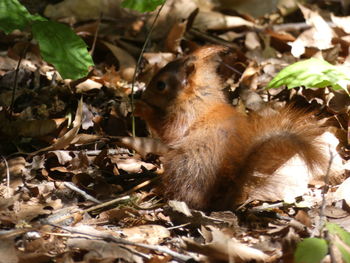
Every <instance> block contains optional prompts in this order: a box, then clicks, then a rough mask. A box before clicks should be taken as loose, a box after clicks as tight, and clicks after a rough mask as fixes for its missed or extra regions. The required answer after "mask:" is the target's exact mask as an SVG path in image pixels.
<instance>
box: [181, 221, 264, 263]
mask: <svg viewBox="0 0 350 263" xmlns="http://www.w3.org/2000/svg"><path fill="white" fill-rule="evenodd" d="M211 229H212V232H211V234H212V241H211V242H210V243H207V244H199V243H196V242H195V241H193V240H191V239H189V238H183V239H184V241H185V244H186V247H187V249H188V250H190V251H193V252H197V253H200V254H202V255H206V256H207V257H208V258H209V259H211V260H223V261H231V260H233V261H234V262H248V261H252V260H255V261H257V262H267V261H268V259H269V256H268V255H267V254H265V253H263V252H262V251H260V250H258V249H255V248H252V247H249V246H247V245H245V244H243V243H241V242H239V241H238V240H236V239H234V238H231V237H229V236H228V235H226V234H225V233H223V232H222V231H221V230H219V229H217V228H214V227H213V228H211Z"/></svg>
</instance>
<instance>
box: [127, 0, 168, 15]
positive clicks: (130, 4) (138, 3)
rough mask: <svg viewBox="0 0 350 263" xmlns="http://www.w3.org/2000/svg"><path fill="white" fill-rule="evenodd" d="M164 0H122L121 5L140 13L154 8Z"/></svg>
mask: <svg viewBox="0 0 350 263" xmlns="http://www.w3.org/2000/svg"><path fill="white" fill-rule="evenodd" d="M164 2H165V0H124V1H123V2H122V7H124V8H130V9H133V10H136V11H139V12H141V13H143V12H150V11H153V10H155V9H156V8H157V7H158V6H160V5H162V4H163V3H164Z"/></svg>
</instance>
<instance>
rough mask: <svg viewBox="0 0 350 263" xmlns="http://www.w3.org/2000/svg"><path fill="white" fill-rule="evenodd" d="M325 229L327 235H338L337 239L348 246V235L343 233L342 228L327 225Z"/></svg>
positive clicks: (349, 236) (349, 239) (331, 224)
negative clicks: (327, 232)
mask: <svg viewBox="0 0 350 263" xmlns="http://www.w3.org/2000/svg"><path fill="white" fill-rule="evenodd" d="M326 228H327V230H328V231H329V233H331V234H333V235H338V236H339V238H340V239H341V240H342V241H343V242H344V243H345V244H347V245H348V246H350V233H349V232H347V231H345V230H344V229H343V228H341V227H340V226H338V225H337V224H333V223H327V224H326Z"/></svg>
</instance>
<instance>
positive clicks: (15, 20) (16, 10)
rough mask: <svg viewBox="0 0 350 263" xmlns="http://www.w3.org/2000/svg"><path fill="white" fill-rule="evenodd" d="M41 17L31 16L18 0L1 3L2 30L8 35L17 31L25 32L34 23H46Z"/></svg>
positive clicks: (0, 23)
mask: <svg viewBox="0 0 350 263" xmlns="http://www.w3.org/2000/svg"><path fill="white" fill-rule="evenodd" d="M45 20H46V19H45V18H43V17H41V16H39V15H31V14H30V13H29V12H28V10H27V9H26V8H25V7H24V6H23V5H22V4H21V3H20V2H18V1H17V0H1V1H0V29H1V30H3V31H4V32H5V33H6V34H8V33H11V32H12V31H13V30H15V29H19V30H23V29H25V28H26V27H28V26H30V24H31V23H32V22H33V21H45Z"/></svg>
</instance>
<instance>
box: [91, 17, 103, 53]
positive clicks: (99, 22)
mask: <svg viewBox="0 0 350 263" xmlns="http://www.w3.org/2000/svg"><path fill="white" fill-rule="evenodd" d="M102 15H103V13H102V12H101V13H100V16H99V17H98V19H97V27H96V31H95V34H94V40H93V42H92V46H91V49H90V55H91V56H92V55H93V54H94V51H95V47H96V42H97V36H98V32H99V30H100V25H101V19H102Z"/></svg>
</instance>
